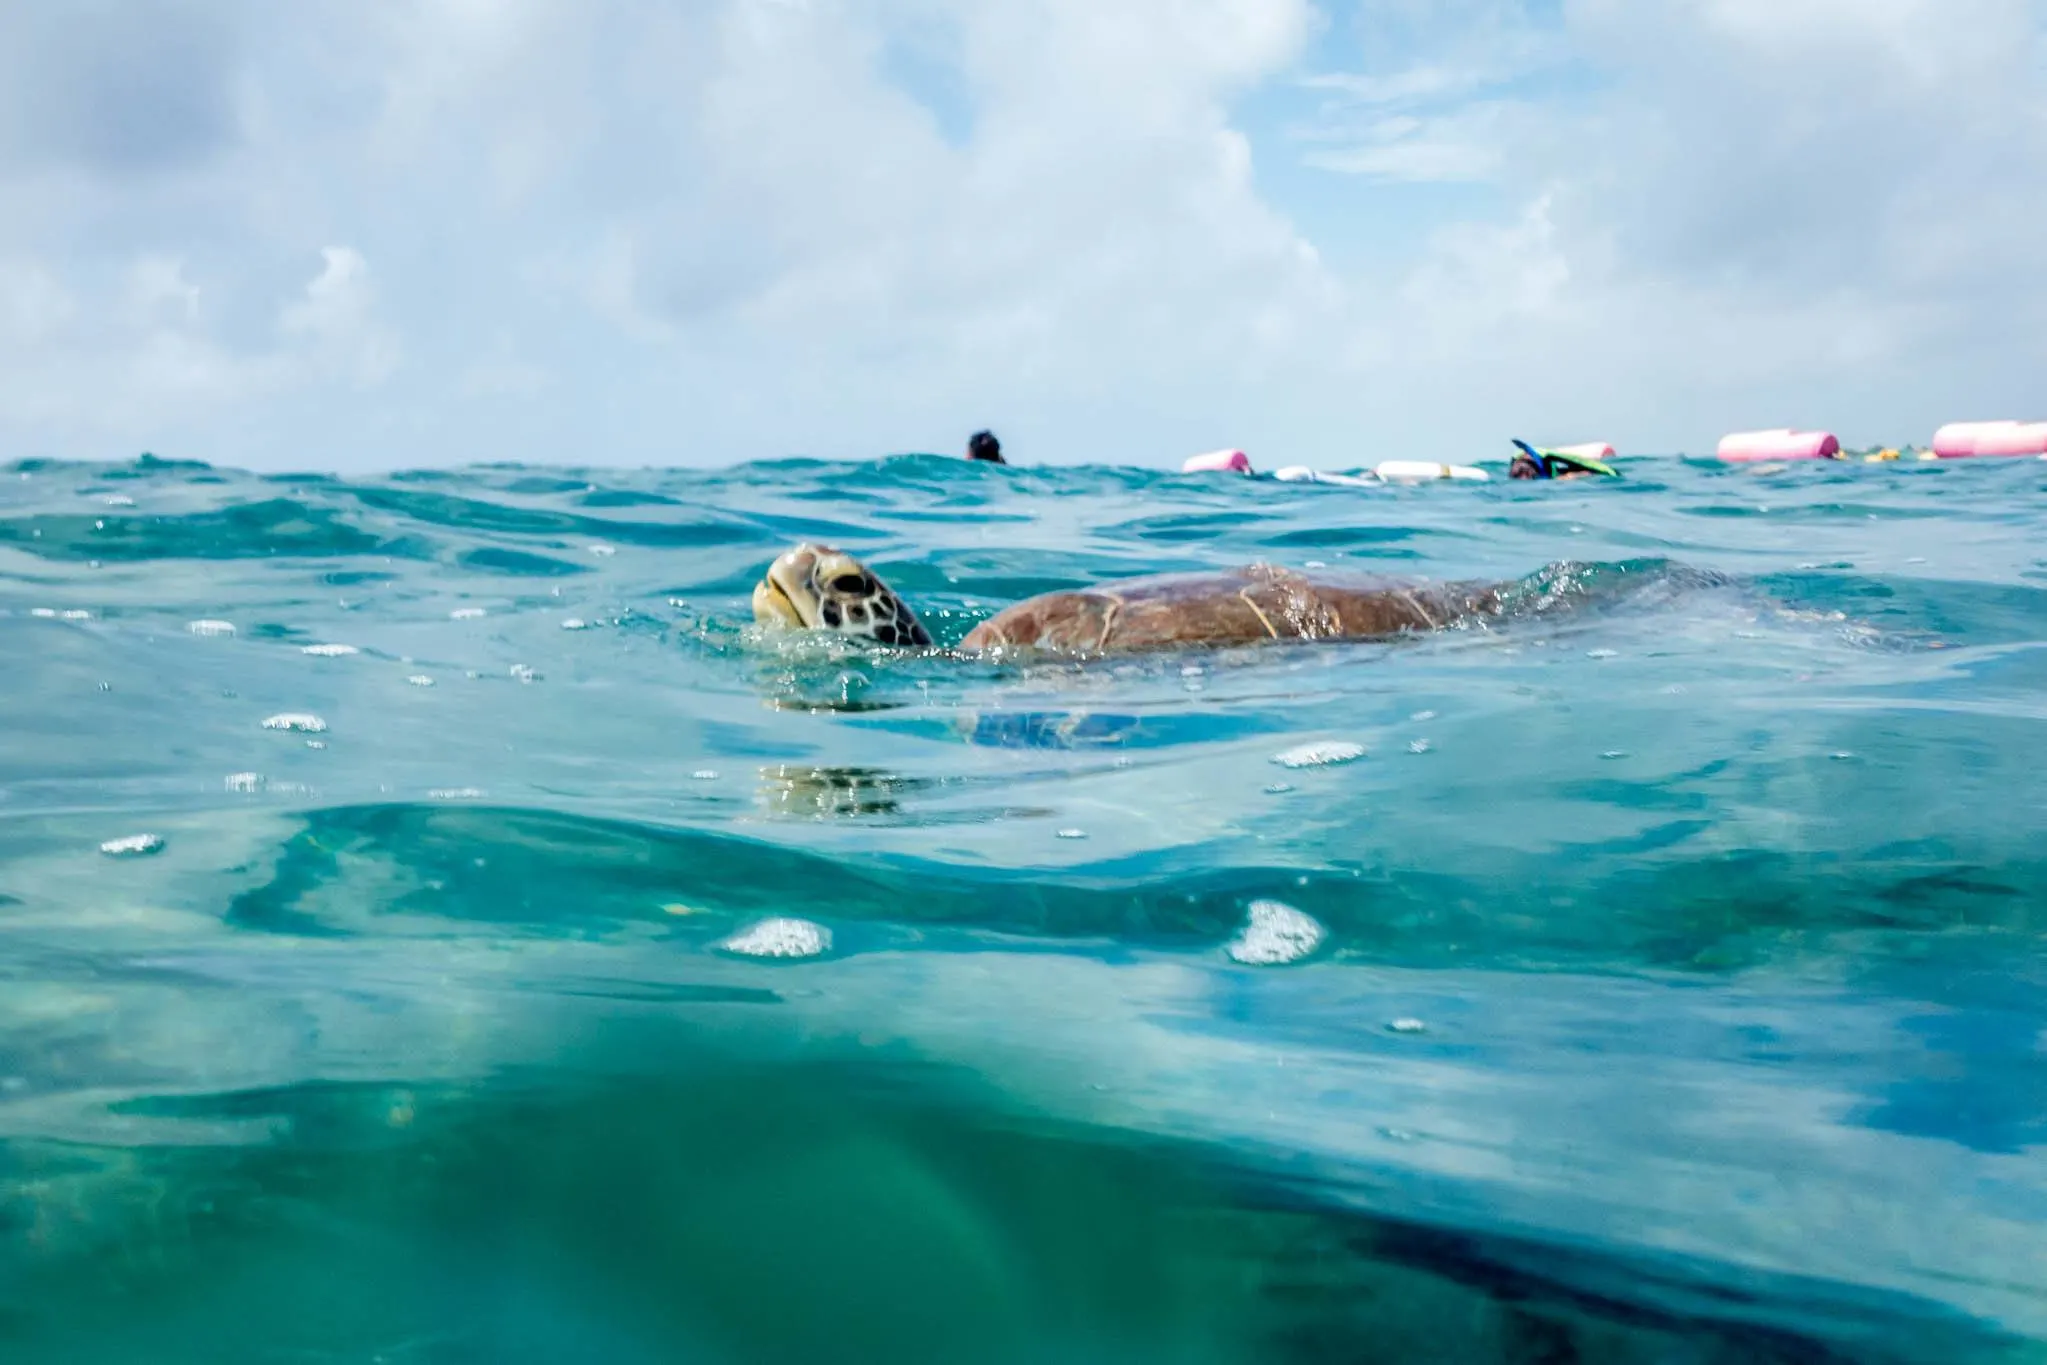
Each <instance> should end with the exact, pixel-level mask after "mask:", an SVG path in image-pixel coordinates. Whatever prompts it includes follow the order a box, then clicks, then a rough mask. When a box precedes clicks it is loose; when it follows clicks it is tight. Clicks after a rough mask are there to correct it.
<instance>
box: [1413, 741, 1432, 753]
mask: <svg viewBox="0 0 2047 1365" xmlns="http://www.w3.org/2000/svg"><path fill="white" fill-rule="evenodd" d="M1435 747H1436V746H1435V745H1433V744H1431V743H1429V742H1428V741H1427V740H1425V739H1411V740H1409V741H1408V742H1407V751H1408V752H1409V753H1411V754H1425V753H1428V752H1430V751H1431V750H1433V749H1434V748H1435Z"/></svg>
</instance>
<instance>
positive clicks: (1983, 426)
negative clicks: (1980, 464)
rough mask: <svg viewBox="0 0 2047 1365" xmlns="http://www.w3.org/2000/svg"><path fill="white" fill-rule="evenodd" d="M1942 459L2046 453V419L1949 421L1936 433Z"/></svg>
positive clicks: (1936, 450)
mask: <svg viewBox="0 0 2047 1365" xmlns="http://www.w3.org/2000/svg"><path fill="white" fill-rule="evenodd" d="M1933 453H1934V454H1936V455H1938V456H1940V457H1941V458H1942V459H1943V460H1959V459H1963V458H1965V457H1967V456H1971V455H2047V422H1950V423H1948V424H1947V425H1946V426H1944V427H1942V428H1941V429H1940V430H1939V431H1936V432H1934V433H1933Z"/></svg>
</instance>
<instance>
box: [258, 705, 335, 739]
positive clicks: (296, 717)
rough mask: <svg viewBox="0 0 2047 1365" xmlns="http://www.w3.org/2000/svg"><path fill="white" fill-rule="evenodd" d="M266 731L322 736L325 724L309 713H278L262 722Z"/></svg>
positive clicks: (325, 727)
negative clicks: (296, 732) (290, 731)
mask: <svg viewBox="0 0 2047 1365" xmlns="http://www.w3.org/2000/svg"><path fill="white" fill-rule="evenodd" d="M263 728H264V729H266V730H298V731H302V732H303V733H305V734H309V735H318V734H324V733H325V732H326V730H327V722H326V721H324V720H321V719H320V718H319V717H318V716H316V715H314V714H313V713H312V712H310V711H280V712H278V713H277V714H276V715H274V716H270V717H268V718H267V719H265V720H264V722H263Z"/></svg>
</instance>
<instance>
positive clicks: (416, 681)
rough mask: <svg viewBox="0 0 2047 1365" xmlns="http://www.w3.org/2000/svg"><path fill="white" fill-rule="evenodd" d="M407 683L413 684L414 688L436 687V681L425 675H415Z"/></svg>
mask: <svg viewBox="0 0 2047 1365" xmlns="http://www.w3.org/2000/svg"><path fill="white" fill-rule="evenodd" d="M405 681H407V682H409V683H411V684H412V685H413V686H414V687H432V686H433V685H434V680H433V679H432V678H430V677H428V676H427V675H426V674H424V673H414V674H413V675H412V676H411V677H409V678H407V679H406V680H405Z"/></svg>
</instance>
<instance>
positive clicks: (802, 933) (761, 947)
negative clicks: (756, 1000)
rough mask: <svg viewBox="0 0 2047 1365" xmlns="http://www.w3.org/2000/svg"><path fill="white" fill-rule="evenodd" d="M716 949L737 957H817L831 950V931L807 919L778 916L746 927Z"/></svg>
mask: <svg viewBox="0 0 2047 1365" xmlns="http://www.w3.org/2000/svg"><path fill="white" fill-rule="evenodd" d="M717 947H718V951H720V952H726V953H736V954H737V955H739V956H740V957H779V958H801V957H819V956H822V955H823V954H825V953H828V952H830V951H831V950H832V931H831V930H829V929H827V928H825V927H824V926H823V925H822V924H813V923H811V922H810V921H809V920H807V919H789V918H784V917H779V916H778V917H776V918H774V919H764V920H761V921H760V922H758V923H756V924H751V925H748V926H747V927H746V928H744V929H742V930H740V931H739V932H738V933H736V934H734V935H732V936H731V937H730V938H728V939H726V940H725V941H723V942H722V943H720V944H718V945H717Z"/></svg>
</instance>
